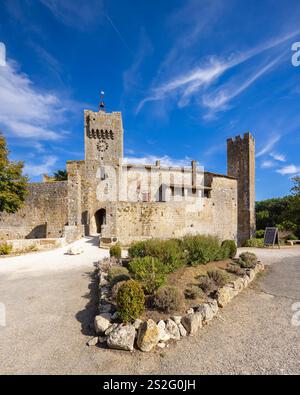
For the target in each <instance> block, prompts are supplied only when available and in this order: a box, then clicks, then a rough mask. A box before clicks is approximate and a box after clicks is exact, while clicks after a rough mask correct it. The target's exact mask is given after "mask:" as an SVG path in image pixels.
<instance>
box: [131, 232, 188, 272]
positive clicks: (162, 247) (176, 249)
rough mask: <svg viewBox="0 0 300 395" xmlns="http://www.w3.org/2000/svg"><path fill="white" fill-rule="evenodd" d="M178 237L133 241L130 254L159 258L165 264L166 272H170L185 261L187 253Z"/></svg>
mask: <svg viewBox="0 0 300 395" xmlns="http://www.w3.org/2000/svg"><path fill="white" fill-rule="evenodd" d="M181 243H182V242H181V241H180V240H177V239H169V240H160V239H151V240H145V241H139V242H136V243H133V244H132V245H131V246H130V247H129V249H128V254H129V256H130V257H132V258H137V257H138V258H144V257H146V256H151V257H153V258H157V259H159V260H160V261H161V262H162V263H163V264H164V266H165V272H166V273H170V272H173V271H174V270H176V269H178V268H179V267H180V266H182V265H184V263H185V253H184V250H183V248H182V246H181Z"/></svg>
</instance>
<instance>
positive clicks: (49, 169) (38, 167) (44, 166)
mask: <svg viewBox="0 0 300 395" xmlns="http://www.w3.org/2000/svg"><path fill="white" fill-rule="evenodd" d="M57 161H58V158H57V157H56V156H53V155H49V156H45V157H43V161H42V163H39V164H36V163H30V162H29V163H26V164H25V166H24V174H27V175H28V176H30V177H37V176H41V175H43V174H48V173H53V171H54V170H55V165H56V163H57Z"/></svg>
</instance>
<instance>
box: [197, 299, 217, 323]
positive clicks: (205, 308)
mask: <svg viewBox="0 0 300 395" xmlns="http://www.w3.org/2000/svg"><path fill="white" fill-rule="evenodd" d="M197 312H198V313H200V314H201V315H202V322H203V324H207V323H208V322H209V321H211V320H212V319H213V318H214V316H215V314H214V311H213V309H212V307H211V306H210V305H209V304H208V303H203V304H201V305H199V306H198V307H197Z"/></svg>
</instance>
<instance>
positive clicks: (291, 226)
mask: <svg viewBox="0 0 300 395" xmlns="http://www.w3.org/2000/svg"><path fill="white" fill-rule="evenodd" d="M277 227H278V229H279V230H280V231H291V232H295V231H296V230H297V224H295V223H294V222H292V221H288V220H285V221H283V222H282V223H281V224H279V225H277Z"/></svg>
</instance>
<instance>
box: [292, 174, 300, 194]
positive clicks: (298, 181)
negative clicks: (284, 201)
mask: <svg viewBox="0 0 300 395" xmlns="http://www.w3.org/2000/svg"><path fill="white" fill-rule="evenodd" d="M292 181H293V182H294V184H295V185H294V186H293V188H292V189H291V192H292V194H293V195H300V177H299V176H296V177H294V178H292Z"/></svg>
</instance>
